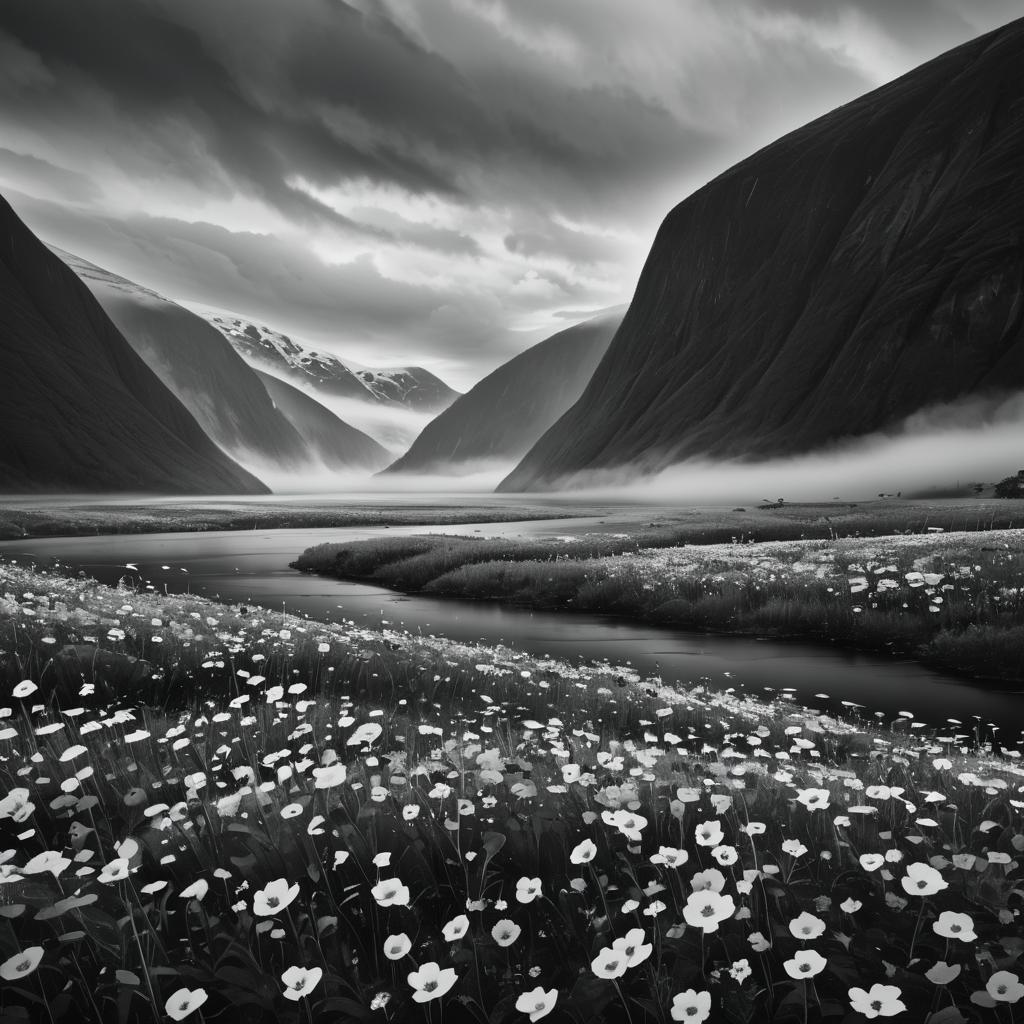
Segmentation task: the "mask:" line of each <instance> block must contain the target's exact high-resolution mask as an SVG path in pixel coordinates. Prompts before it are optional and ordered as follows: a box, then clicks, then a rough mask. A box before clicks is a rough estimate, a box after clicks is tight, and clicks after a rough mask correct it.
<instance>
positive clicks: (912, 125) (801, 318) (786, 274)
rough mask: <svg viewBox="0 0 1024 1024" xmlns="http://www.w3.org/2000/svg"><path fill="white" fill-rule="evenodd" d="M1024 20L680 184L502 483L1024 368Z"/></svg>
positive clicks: (741, 450) (1016, 381)
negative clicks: (618, 298)
mask: <svg viewBox="0 0 1024 1024" xmlns="http://www.w3.org/2000/svg"><path fill="white" fill-rule="evenodd" d="M1022 66H1024V20H1021V21H1016V22H1013V23H1011V24H1010V25H1008V26H1006V27H1004V28H1002V29H999V30H997V31H995V32H992V33H989V34H988V35H986V36H983V37H981V38H979V39H976V40H974V41H972V42H970V43H968V44H966V45H964V46H961V47H958V48H957V49H955V50H951V51H949V52H948V53H946V54H944V55H942V56H940V57H938V58H936V59H935V60H933V61H931V62H929V63H927V64H925V65H923V66H921V67H919V68H917V69H916V70H914V71H912V72H910V73H909V74H907V75H905V76H903V77H902V78H900V79H897V80H896V81H894V82H892V83H890V84H888V85H886V86H883V87H882V88H880V89H877V90H875V91H873V92H871V93H869V94H867V95H866V96H863V97H862V98H860V99H859V100H856V101H854V102H853V103H850V104H847V105H846V106H844V107H840V108H839V109H837V110H835V111H833V112H832V113H830V114H827V115H826V116H824V117H822V118H819V119H818V120H816V121H814V122H812V123H811V124H809V125H806V126H805V127H803V128H801V129H799V130H797V131H795V132H793V133H791V134H789V135H787V136H785V137H784V138H782V139H780V140H779V141H777V142H775V143H773V144H772V145H770V146H768V147H766V148H765V149H763V150H761V151H760V152H758V153H756V154H754V155H753V156H751V157H750V158H748V159H746V160H744V161H743V162H742V163H739V164H737V165H736V166H734V167H733V168H731V169H730V170H728V171H726V172H725V173H724V174H722V175H721V176H719V177H718V178H716V179H714V180H713V181H712V182H710V183H709V184H708V185H706V186H704V187H703V188H702V189H700V190H699V191H698V192H696V193H694V194H693V195H692V196H690V197H689V198H688V199H686V200H684V201H683V202H682V203H680V204H679V205H678V206H677V207H676V208H675V209H674V210H672V211H671V213H669V215H668V216H667V217H666V219H665V220H664V222H663V223H662V225H661V227H660V229H659V231H658V234H657V237H656V238H655V241H654V244H653V247H652V249H651V251H650V253H649V256H648V259H647V262H646V264H645V266H644V269H643V272H642V274H641V277H640V280H639V283H638V285H637V289H636V293H635V295H634V298H633V301H632V303H631V304H630V307H629V309H628V311H627V313H626V316H625V318H624V319H623V322H622V326H621V327H620V328H619V330H618V332H617V334H616V336H615V338H614V340H613V341H612V343H611V345H610V346H609V348H608V351H607V353H606V354H605V357H604V359H602V361H601V363H600V365H599V366H598V368H597V370H596V371H595V373H594V376H593V378H592V379H591V381H590V384H589V385H588V386H587V388H586V389H585V391H584V392H583V395H582V396H581V397H580V400H579V401H578V402H577V403H576V404H575V405H574V406H573V407H572V408H571V409H570V410H569V411H568V412H567V413H566V414H565V415H564V416H562V417H561V418H560V419H559V420H558V422H557V423H556V424H555V425H554V426H553V427H551V429H550V430H548V431H547V433H546V434H545V435H544V436H543V437H542V438H541V439H540V440H539V441H538V442H537V444H536V445H535V446H534V447H533V448H532V449H531V451H530V452H529V453H528V454H527V455H526V457H525V458H524V459H523V461H522V462H521V463H520V464H519V466H518V467H517V468H516V469H515V470H514V471H513V472H512V473H511V474H510V475H509V476H508V477H507V478H506V479H505V480H504V481H503V482H502V484H501V485H500V487H499V489H501V490H530V489H538V488H544V487H550V486H557V485H561V484H566V483H572V482H573V480H574V478H575V479H576V480H577V481H582V480H583V479H584V477H585V474H587V473H588V472H591V471H595V470H615V469H621V468H622V467H631V468H632V469H642V470H645V471H649V470H657V469H660V468H662V467H665V466H667V465H669V464H672V463H676V462H680V461H683V460H685V459H688V458H692V457H708V458H731V457H764V456H774V455H782V454H789V453H793V452H800V451H807V450H810V449H814V448H819V447H822V446H826V445H828V444H829V443H830V442H835V441H837V440H839V439H842V438H847V437H851V436H857V435H865V434H868V433H871V432H873V431H877V430H879V429H881V428H885V427H887V426H890V425H893V424H895V423H897V422H898V421H900V420H901V419H903V418H905V417H907V416H908V415H909V414H911V413H913V412H915V411H917V410H920V409H922V408H923V407H925V406H929V405H932V404H935V403H944V402H949V401H951V400H954V399H958V398H960V397H962V396H968V395H979V396H985V395H989V394H994V393H996V392H999V391H1001V390H1006V389H1016V388H1021V387H1024V343H1022V342H1024V339H1022V328H1024V242H1022V238H1024V175H1021V173H1020V168H1021V167H1022V166H1024V75H1022V74H1021V73H1020V68H1021V67H1022Z"/></svg>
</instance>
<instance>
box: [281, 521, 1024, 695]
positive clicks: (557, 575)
mask: <svg viewBox="0 0 1024 1024" xmlns="http://www.w3.org/2000/svg"><path fill="white" fill-rule="evenodd" d="M676 536H678V533H677V532H674V531H673V530H672V529H666V528H659V527H657V526H656V525H655V524H651V525H650V527H648V528H646V529H645V530H642V531H636V532H627V533H623V534H619V535H611V536H609V535H585V536H578V537H566V538H553V539H544V540H538V539H532V540H529V541H518V540H516V539H514V538H496V539H489V538H476V537H451V536H431V535H420V536H403V537H395V538H390V537H389V538H378V539H374V540H368V541H357V542H352V543H348V544H340V545H332V544H327V545H319V546H317V547H314V548H310V549H307V550H306V551H305V552H303V553H302V555H300V556H299V558H298V559H297V560H296V561H295V562H293V563H292V565H293V567H294V568H298V569H301V570H303V571H306V572H315V573H321V574H325V575H329V576H333V577H336V578H340V579H356V580H368V581H372V582H374V583H376V584H381V585H384V586H389V587H394V588H396V589H398V590H402V591H406V592H415V591H422V592H424V593H428V594H432V595H438V596H449V597H460V598H475V599H483V600H492V601H506V602H513V603H516V604H521V605H526V606H528V607H533V608H537V609H543V610H553V609H565V610H582V611H588V612H604V613H608V614H615V615H623V616H627V617H631V618H635V619H640V620H646V621H651V622H656V623H659V624H666V625H673V626H676V627H678V628H682V629H698V630H699V629H705V630H712V631H721V632H736V633H757V634H764V635H776V636H794V637H801V636H802V637H808V638H814V639H817V640H829V641H832V642H838V643H843V644H848V645H852V646H856V647H858V648H860V649H865V650H876V651H887V652H892V651H894V650H895V651H899V652H906V653H909V654H912V655H913V656H914V657H916V658H919V659H921V660H923V661H925V662H928V663H930V664H932V665H935V666H939V667H942V668H945V669H949V670H952V671H955V672H958V673H961V674H964V675H968V676H972V677H976V678H984V679H990V680H999V681H1002V682H1007V683H1015V682H1020V681H1024V530H1021V529H1013V530H994V531H988V530H983V531H978V532H952V533H945V532H942V533H926V534H914V535H890V536H882V537H859V538H857V537H847V538H842V539H829V540H795V541H782V542H767V543H765V542H762V543H747V544H740V543H730V544H688V545H686V546H678V545H677V544H674V543H672V541H673V540H674V538H675V537H676Z"/></svg>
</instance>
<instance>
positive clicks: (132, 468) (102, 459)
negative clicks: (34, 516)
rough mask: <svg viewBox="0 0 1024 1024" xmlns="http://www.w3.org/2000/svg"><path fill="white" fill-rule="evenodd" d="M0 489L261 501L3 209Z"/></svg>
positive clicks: (256, 486)
mask: <svg viewBox="0 0 1024 1024" xmlns="http://www.w3.org/2000/svg"><path fill="white" fill-rule="evenodd" d="M0 388H2V395H3V403H2V410H0V422H2V429H0V489H2V490H4V491H6V492H8V493H11V492H29V491H67V492H72V491H79V492H80V491H89V492H101V491H140V492H155V493H207V494H210V493H212V494H228V493H237V494H260V493H266V491H267V488H266V487H265V486H264V485H263V484H262V483H261V482H260V481H259V480H257V479H256V477H254V476H252V475H251V474H250V473H247V472H246V471H245V470H243V469H242V468H241V467H240V466H238V465H237V464H236V463H235V462H233V461H232V460H231V459H230V458H228V457H227V456H226V455H225V454H224V453H223V452H222V451H221V450H220V449H219V448H218V447H217V446H216V445H215V444H214V443H213V441H211V440H210V438H209V437H208V436H207V435H206V434H205V433H204V432H203V430H202V429H201V427H200V426H199V424H198V423H197V422H196V420H195V418H194V417H193V416H192V415H191V414H190V413H189V412H188V410H187V409H186V408H185V407H184V406H183V405H182V404H181V402H180V401H178V399H177V398H176V397H175V396H174V395H173V394H172V393H171V391H170V390H169V389H168V388H167V387H166V386H165V385H164V384H163V383H161V381H160V380H159V379H158V378H157V376H156V374H155V373H153V371H152V370H151V369H150V368H149V367H148V366H147V365H146V364H145V362H144V361H143V360H142V359H141V358H140V357H139V356H138V355H137V354H136V352H135V351H134V350H133V349H132V348H131V346H130V345H129V344H128V342H127V341H125V339H124V337H123V336H122V335H121V333H120V332H119V331H118V329H117V328H116V327H115V326H114V324H113V323H112V322H111V320H110V318H109V317H108V316H107V314H106V313H105V312H104V311H103V309H102V308H101V307H100V305H99V303H97V301H96V299H95V298H94V297H93V296H92V294H91V293H90V292H89V290H88V289H87V288H86V287H85V285H84V284H83V283H82V282H81V281H80V280H79V279H78V278H77V277H76V276H75V274H74V272H73V271H72V270H70V269H69V268H68V267H67V266H65V265H64V263H62V262H61V260H60V259H58V258H57V256H55V255H54V254H53V253H52V252H50V251H49V250H48V249H47V248H46V246H45V245H43V243H42V242H41V241H40V240H39V239H38V238H36V237H35V235H33V234H32V232H31V231H30V230H29V229H28V228H27V227H26V226H25V224H24V223H22V221H21V220H20V219H19V218H18V216H17V215H16V214H15V212H14V211H13V210H12V209H11V207H10V206H9V205H8V204H7V202H6V201H4V200H3V199H0Z"/></svg>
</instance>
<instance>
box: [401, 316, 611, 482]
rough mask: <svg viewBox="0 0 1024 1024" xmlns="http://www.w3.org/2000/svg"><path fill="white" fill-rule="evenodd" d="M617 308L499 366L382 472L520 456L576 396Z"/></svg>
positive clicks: (446, 469)
mask: <svg viewBox="0 0 1024 1024" xmlns="http://www.w3.org/2000/svg"><path fill="white" fill-rule="evenodd" d="M622 312H623V311H622V310H621V309H619V310H616V311H614V312H612V313H606V314H603V315H601V316H598V317H595V318H593V319H591V320H588V321H586V322H585V323H581V324H576V325H574V326H573V327H569V328H567V329H566V330H564V331H559V332H558V333H557V334H555V335H552V337H550V338H547V339H546V340H544V341H542V342H540V344H538V345H534V346H533V347H532V348H529V349H527V350H526V351H525V352H523V353H521V354H520V355H518V356H516V357H515V358H514V359H510V360H509V361H508V362H507V363H505V364H504V365H502V366H499V367H498V369H497V370H495V371H494V372H493V373H491V374H489V375H488V376H486V377H485V378H484V379H483V380H482V381H480V383H479V384H477V385H476V386H475V387H473V388H471V389H470V390H469V391H467V392H466V394H464V395H462V396H461V397H460V398H458V399H457V400H456V401H455V403H454V404H453V405H451V406H449V407H448V408H447V409H446V410H445V411H444V412H442V413H441V414H440V415H439V416H437V417H436V418H435V419H433V420H431V421H430V423H428V424H427V426H426V427H425V428H424V430H423V433H421V434H420V435H419V437H417V438H416V440H415V441H414V442H413V444H412V447H411V448H410V449H409V451H408V452H406V454H405V455H403V456H402V458H400V459H398V461H397V462H394V463H392V465H390V466H389V467H388V468H387V470H386V472H388V473H451V472H455V473H457V472H458V471H459V468H460V466H467V467H468V466H470V465H471V464H473V463H480V462H483V461H489V460H505V463H506V465H509V464H511V462H512V461H513V460H515V459H519V458H521V457H522V456H523V455H524V454H525V453H526V452H527V451H528V450H529V448H530V446H531V445H532V444H533V443H534V442H535V441H536V440H537V439H538V438H539V437H540V436H541V435H542V434H543V433H544V431H545V430H547V429H548V427H550V426H551V424H552V423H554V422H555V420H557V419H558V417H559V416H561V415H562V413H564V412H565V411H566V409H568V408H569V407H570V406H571V405H572V404H573V402H575V401H576V399H577V398H579V396H580V393H581V392H582V391H583V388H584V387H585V386H586V383H587V381H589V380H590V377H591V374H592V373H593V372H594V368H595V367H596V366H597V364H598V362H600V359H601V357H602V356H603V355H604V353H605V350H606V349H607V348H608V344H609V342H610V341H611V340H612V335H613V334H614V333H615V329H616V328H617V327H618V325H619V322H620V321H621V319H622Z"/></svg>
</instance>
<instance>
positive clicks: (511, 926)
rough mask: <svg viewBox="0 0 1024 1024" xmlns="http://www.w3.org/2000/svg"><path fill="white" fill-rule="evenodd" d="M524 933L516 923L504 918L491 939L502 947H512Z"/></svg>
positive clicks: (493, 929) (495, 927)
mask: <svg viewBox="0 0 1024 1024" xmlns="http://www.w3.org/2000/svg"><path fill="white" fill-rule="evenodd" d="M521 933H522V928H520V927H519V925H517V924H516V923H515V921H510V920H508V918H502V920H500V921H499V922H498V923H497V924H496V925H495V926H494V927H493V928H492V929H491V938H492V939H494V941H495V942H496V943H497V944H498V945H499V946H501V947H503V948H504V947H505V946H511V945H512V943H513V942H515V941H516V939H518V938H519V936H520V934H521Z"/></svg>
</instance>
